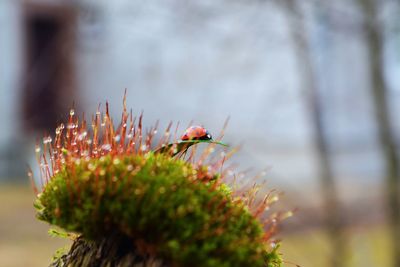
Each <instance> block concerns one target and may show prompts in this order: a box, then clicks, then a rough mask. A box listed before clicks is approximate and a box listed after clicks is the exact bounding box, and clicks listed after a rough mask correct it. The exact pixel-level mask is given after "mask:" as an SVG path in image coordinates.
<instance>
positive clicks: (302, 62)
mask: <svg viewBox="0 0 400 267" xmlns="http://www.w3.org/2000/svg"><path fill="white" fill-rule="evenodd" d="M279 1H282V2H281V3H282V4H283V7H284V9H285V11H286V12H287V17H288V22H289V28H290V29H289V30H290V31H291V33H290V34H291V38H292V41H293V45H294V49H295V53H296V56H297V64H298V71H299V74H300V78H301V82H302V88H303V90H305V93H306V100H307V101H306V103H307V108H308V110H309V116H310V118H311V123H312V127H313V132H314V147H315V152H316V158H317V163H318V177H319V178H320V186H321V191H322V194H323V197H324V202H325V203H324V211H325V226H326V229H327V231H328V234H329V238H330V242H331V246H332V255H331V259H330V264H331V266H332V267H338V266H344V262H345V261H346V258H347V242H346V237H345V234H344V231H343V230H344V227H343V218H342V214H341V212H340V207H339V201H338V197H337V192H336V185H335V181H334V176H333V171H332V166H331V161H330V155H329V147H328V142H327V138H326V134H325V131H324V123H323V116H322V114H323V108H322V105H321V97H320V94H319V91H318V86H317V77H315V73H314V70H313V61H312V54H311V48H310V45H309V43H308V39H307V30H306V27H305V24H304V18H303V15H302V11H301V9H300V6H299V5H300V3H301V1H296V0H279Z"/></svg>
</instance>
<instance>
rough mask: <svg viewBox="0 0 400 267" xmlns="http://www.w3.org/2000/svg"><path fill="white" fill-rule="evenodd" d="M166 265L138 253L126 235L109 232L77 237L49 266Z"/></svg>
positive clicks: (159, 266) (143, 266)
mask: <svg viewBox="0 0 400 267" xmlns="http://www.w3.org/2000/svg"><path fill="white" fill-rule="evenodd" d="M111 266H115V267H132V266H133V267H168V265H167V264H165V263H163V262H162V261H161V260H158V259H156V258H154V257H152V256H150V255H143V254H141V253H138V250H137V248H136V246H135V245H134V243H133V241H132V240H131V239H129V238H128V237H126V236H123V235H119V234H110V235H108V236H106V237H104V238H101V239H98V240H95V241H88V240H85V239H84V238H83V237H79V238H77V239H76V240H75V241H74V242H73V244H72V246H71V249H70V251H69V252H68V253H67V254H64V255H62V256H61V257H59V258H57V259H55V260H54V261H53V262H52V263H51V264H50V267H111Z"/></svg>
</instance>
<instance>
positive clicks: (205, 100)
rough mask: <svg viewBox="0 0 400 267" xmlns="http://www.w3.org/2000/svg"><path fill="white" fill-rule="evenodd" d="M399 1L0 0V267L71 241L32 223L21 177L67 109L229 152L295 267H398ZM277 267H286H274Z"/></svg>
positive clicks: (37, 258) (43, 261) (43, 258)
mask: <svg viewBox="0 0 400 267" xmlns="http://www.w3.org/2000/svg"><path fill="white" fill-rule="evenodd" d="M399 12H400V1H398V0H335V1H329V0H201V1H188V0H167V1H138V0H115V1H107V0H68V1H67V0H66V1H61V0H25V1H22V0H0V59H1V60H0V122H1V126H0V266H5V267H7V266H10V267H14V266H15V267H17V266H46V265H47V264H48V263H49V262H50V259H51V256H52V254H53V252H54V251H55V250H56V249H57V248H59V247H63V246H68V245H69V242H68V241H65V240H59V239H54V238H50V237H48V235H47V229H48V226H47V225H45V224H44V223H41V222H38V221H36V220H35V217H34V209H33V206H32V202H33V199H34V195H33V193H32V190H31V189H30V186H29V181H28V178H27V175H26V170H27V168H26V166H27V165H31V166H33V167H34V166H35V164H36V163H35V160H34V157H35V154H34V145H35V142H36V140H37V139H38V138H39V140H40V139H41V137H42V136H43V134H44V133H51V134H52V133H53V129H54V128H55V126H56V125H57V124H58V123H61V122H63V121H65V119H66V117H67V114H68V110H69V108H70V107H71V106H72V105H73V103H74V106H75V108H76V109H77V110H78V111H79V114H82V113H83V112H85V114H87V115H89V114H92V113H93V112H94V111H95V110H96V108H97V106H98V104H99V103H103V104H104V103H105V101H106V100H108V101H109V102H110V107H111V112H112V114H113V116H114V117H115V118H119V116H120V112H121V111H122V97H123V93H124V90H125V88H127V97H128V98H127V104H128V107H132V108H133V112H134V113H135V114H138V113H140V112H141V111H142V110H143V111H144V119H145V125H147V126H150V125H152V124H153V123H154V122H155V121H156V120H157V119H160V121H161V122H162V123H161V128H162V127H164V126H166V124H167V123H168V122H169V121H170V120H173V121H180V122H181V125H182V127H181V129H180V130H181V131H183V130H184V129H185V126H186V125H187V124H188V123H189V122H190V121H191V120H193V121H194V124H200V125H203V126H205V127H206V128H207V129H208V130H209V131H210V132H211V133H214V134H215V135H217V133H218V132H219V131H220V130H221V128H222V125H223V123H224V121H225V119H226V118H227V117H228V116H230V122H229V125H228V128H227V131H226V135H225V137H224V141H225V142H228V143H229V144H233V145H235V144H242V145H243V146H242V149H241V151H240V152H239V153H238V154H237V155H236V157H235V158H234V159H233V160H234V161H235V162H238V163H239V164H240V167H239V168H240V169H247V168H250V167H251V168H253V169H254V170H264V169H266V170H267V175H266V177H265V178H266V181H267V188H268V189H278V190H279V191H284V192H285V194H284V196H283V197H282V200H281V204H280V205H281V207H282V209H293V208H298V212H297V213H296V214H295V216H294V217H292V218H291V219H289V220H287V221H286V222H285V223H284V225H283V226H282V229H281V233H280V234H279V236H278V237H279V238H280V239H282V240H283V244H282V253H283V255H284V258H285V259H286V260H287V261H290V262H294V263H296V264H299V265H300V266H302V267H325V266H335V267H338V266H339V267H341V266H362V267H366V266H382V267H386V266H390V267H392V266H393V267H399V266H400V201H399V199H400V165H399V164H400V161H399V141H400V119H399V116H398V114H399V112H400V17H399V15H398V14H399ZM286 265H287V266H292V265H290V264H286Z"/></svg>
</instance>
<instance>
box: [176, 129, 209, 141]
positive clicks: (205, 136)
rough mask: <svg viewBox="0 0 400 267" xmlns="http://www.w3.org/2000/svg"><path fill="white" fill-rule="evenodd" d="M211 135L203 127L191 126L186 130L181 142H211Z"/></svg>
mask: <svg viewBox="0 0 400 267" xmlns="http://www.w3.org/2000/svg"><path fill="white" fill-rule="evenodd" d="M211 139H212V137H211V134H210V133H209V132H208V131H207V130H206V129H205V128H204V127H201V126H191V127H189V128H187V129H186V131H185V133H184V134H183V135H182V137H181V140H183V141H186V140H211Z"/></svg>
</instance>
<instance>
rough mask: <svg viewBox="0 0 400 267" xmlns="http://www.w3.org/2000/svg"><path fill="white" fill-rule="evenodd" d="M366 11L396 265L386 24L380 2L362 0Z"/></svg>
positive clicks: (398, 265)
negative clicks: (384, 39) (379, 8)
mask: <svg viewBox="0 0 400 267" xmlns="http://www.w3.org/2000/svg"><path fill="white" fill-rule="evenodd" d="M358 3H359V5H360V8H361V11H362V12H363V13H364V33H365V40H366V46H367V51H368V56H369V75H370V77H371V82H372V86H371V89H372V92H371V93H372V96H373V101H374V105H375V116H376V121H377V126H378V137H379V141H380V143H381V146H382V150H383V156H384V161H385V168H386V189H385V191H386V197H387V199H386V201H387V209H388V217H389V222H390V233H391V238H392V242H393V266H395V267H400V169H399V158H398V157H399V156H398V155H397V151H396V142H395V137H394V134H393V130H392V125H391V122H390V108H389V103H388V101H387V97H386V94H387V92H388V88H387V86H386V83H385V78H384V68H383V66H382V64H383V52H384V51H383V43H384V41H383V36H382V32H383V29H382V25H381V24H380V23H379V21H378V6H377V4H378V2H377V1H374V0H358Z"/></svg>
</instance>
